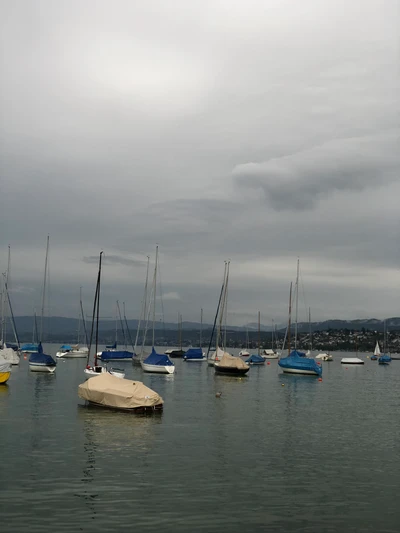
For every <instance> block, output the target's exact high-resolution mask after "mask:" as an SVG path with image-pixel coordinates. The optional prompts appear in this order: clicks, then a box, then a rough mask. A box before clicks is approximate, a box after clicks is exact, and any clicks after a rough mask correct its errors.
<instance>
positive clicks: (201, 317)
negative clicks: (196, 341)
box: [200, 308, 203, 348]
mask: <svg viewBox="0 0 400 533" xmlns="http://www.w3.org/2000/svg"><path fill="white" fill-rule="evenodd" d="M202 335H203V308H201V309H200V348H201V347H202V346H201V345H202V341H203V339H202Z"/></svg>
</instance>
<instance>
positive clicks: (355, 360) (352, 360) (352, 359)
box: [340, 357, 364, 365]
mask: <svg viewBox="0 0 400 533" xmlns="http://www.w3.org/2000/svg"><path fill="white" fill-rule="evenodd" d="M340 363H341V364H342V365H363V364H364V361H363V360H362V359H358V358H357V357H348V358H346V357H345V358H344V359H342V360H341V361H340Z"/></svg>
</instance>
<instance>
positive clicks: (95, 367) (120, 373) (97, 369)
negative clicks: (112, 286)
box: [84, 252, 125, 378]
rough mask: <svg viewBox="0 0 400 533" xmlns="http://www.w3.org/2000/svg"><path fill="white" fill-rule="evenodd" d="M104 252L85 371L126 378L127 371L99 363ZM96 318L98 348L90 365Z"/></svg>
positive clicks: (94, 303) (94, 374)
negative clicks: (108, 367) (106, 373)
mask: <svg viewBox="0 0 400 533" xmlns="http://www.w3.org/2000/svg"><path fill="white" fill-rule="evenodd" d="M102 255H103V252H100V256H99V271H98V274H97V284H96V291H95V294H94V302H93V313H92V328H91V332H90V342H89V350H88V354H87V362H86V368H85V369H84V373H85V375H86V376H92V377H93V376H99V375H101V374H103V373H105V372H109V373H110V374H112V375H113V376H115V377H117V378H124V377H125V372H124V371H123V370H120V369H117V368H110V369H109V370H108V369H107V367H106V366H101V365H98V364H97V346H98V340H99V312H100V282H101V259H102ZM95 320H96V333H95V335H96V348H95V352H94V364H93V365H90V364H89V360H90V350H91V347H92V340H93V330H94V324H95Z"/></svg>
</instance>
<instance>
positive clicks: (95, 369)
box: [84, 366, 125, 379]
mask: <svg viewBox="0 0 400 533" xmlns="http://www.w3.org/2000/svg"><path fill="white" fill-rule="evenodd" d="M106 372H107V373H108V374H111V375H112V376H115V377H116V378H121V379H123V378H124V377H125V372H124V371H123V370H117V369H116V368H111V369H110V370H108V369H107V367H105V366H89V367H86V368H85V370H84V373H85V374H86V375H87V376H88V377H91V378H92V377H94V376H100V375H101V374H104V373H106Z"/></svg>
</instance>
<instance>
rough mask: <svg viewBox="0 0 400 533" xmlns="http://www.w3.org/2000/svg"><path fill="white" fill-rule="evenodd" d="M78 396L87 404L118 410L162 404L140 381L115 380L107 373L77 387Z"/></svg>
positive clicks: (159, 398)
mask: <svg viewBox="0 0 400 533" xmlns="http://www.w3.org/2000/svg"><path fill="white" fill-rule="evenodd" d="M78 396H79V398H82V399H83V400H88V401H89V402H94V403H97V404H100V405H104V406H107V407H115V408H118V409H135V408H137V407H153V406H155V405H159V404H163V403H164V400H163V399H162V398H161V396H160V395H159V394H157V393H156V392H154V391H153V390H151V389H149V387H146V385H144V384H143V383H142V382H141V381H132V380H130V379H121V378H116V377H115V376H112V375H111V374H109V373H108V372H104V373H102V374H100V375H99V376H94V377H92V378H90V379H88V380H87V381H86V382H85V383H82V384H81V385H79V387H78Z"/></svg>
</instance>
